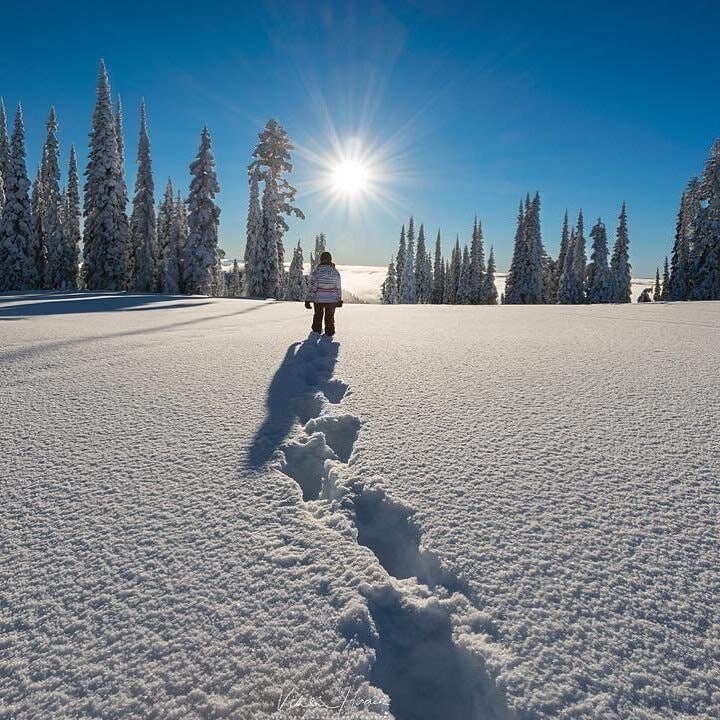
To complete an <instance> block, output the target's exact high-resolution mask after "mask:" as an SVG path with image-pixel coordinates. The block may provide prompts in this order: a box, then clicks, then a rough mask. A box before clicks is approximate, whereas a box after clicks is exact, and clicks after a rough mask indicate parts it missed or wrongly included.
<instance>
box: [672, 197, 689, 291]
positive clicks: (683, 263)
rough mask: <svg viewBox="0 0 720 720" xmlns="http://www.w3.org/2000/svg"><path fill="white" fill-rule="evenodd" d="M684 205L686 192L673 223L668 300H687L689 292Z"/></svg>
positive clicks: (687, 246) (685, 203) (687, 247)
mask: <svg viewBox="0 0 720 720" xmlns="http://www.w3.org/2000/svg"><path fill="white" fill-rule="evenodd" d="M686 205H687V194H686V193H685V192H683V194H682V197H681V198H680V209H679V210H678V217H677V223H676V225H675V243H674V244H673V249H672V256H671V259H670V287H669V291H668V299H669V300H687V299H688V296H689V294H690V279H689V269H690V268H689V266H690V248H689V245H688V242H687V237H686V234H685V225H684V217H685V207H686Z"/></svg>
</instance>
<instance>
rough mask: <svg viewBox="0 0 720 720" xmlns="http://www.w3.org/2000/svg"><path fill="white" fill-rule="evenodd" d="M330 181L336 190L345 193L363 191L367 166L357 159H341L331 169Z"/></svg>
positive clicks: (365, 183) (365, 187) (366, 182)
mask: <svg viewBox="0 0 720 720" xmlns="http://www.w3.org/2000/svg"><path fill="white" fill-rule="evenodd" d="M332 183H333V186H334V187H335V189H336V190H338V191H339V192H342V193H344V194H346V195H355V194H357V193H361V192H364V191H365V190H366V189H367V184H368V171H367V168H366V167H365V166H364V165H363V164H362V163H359V162H358V161H357V160H343V161H342V162H340V163H338V165H337V166H336V167H335V170H334V171H333V175H332Z"/></svg>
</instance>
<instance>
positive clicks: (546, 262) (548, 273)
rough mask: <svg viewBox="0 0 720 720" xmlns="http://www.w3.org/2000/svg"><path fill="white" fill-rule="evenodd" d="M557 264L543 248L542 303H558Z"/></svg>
mask: <svg viewBox="0 0 720 720" xmlns="http://www.w3.org/2000/svg"><path fill="white" fill-rule="evenodd" d="M556 264H557V263H556V262H555V261H554V260H553V259H552V257H550V255H549V253H548V252H547V251H546V250H545V249H544V248H543V256H542V302H543V303H545V304H550V305H554V304H555V303H556V302H557V269H556V267H555V265H556Z"/></svg>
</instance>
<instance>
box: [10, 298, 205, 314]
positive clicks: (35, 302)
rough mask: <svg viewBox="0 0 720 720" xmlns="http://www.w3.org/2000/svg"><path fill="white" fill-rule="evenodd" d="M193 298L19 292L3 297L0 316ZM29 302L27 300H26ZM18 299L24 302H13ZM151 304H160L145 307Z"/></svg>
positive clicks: (111, 308)
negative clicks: (14, 303)
mask: <svg viewBox="0 0 720 720" xmlns="http://www.w3.org/2000/svg"><path fill="white" fill-rule="evenodd" d="M180 300H190V297H189V296H187V295H160V294H146V295H137V294H131V293H93V292H85V293H80V292H68V293H63V292H54V293H53V292H48V293H31V294H18V295H12V296H6V297H3V298H0V318H9V317H17V316H23V317H29V316H33V315H69V314H74V313H95V312H115V311H118V310H138V309H143V310H164V309H165V308H167V307H168V305H165V304H164V303H165V301H175V303H177V302H178V301H180ZM23 301H27V302H23ZM13 302H19V303H22V304H19V305H11V304H10V303H13ZM208 302H210V301H209V300H206V301H205V302H201V303H197V302H196V303H192V302H187V303H186V304H185V303H183V304H182V305H178V304H174V305H172V306H171V307H197V306H198V305H204V304H207V303H208ZM151 303H162V304H158V305H157V307H142V306H144V305H150V304H151Z"/></svg>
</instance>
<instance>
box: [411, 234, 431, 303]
mask: <svg viewBox="0 0 720 720" xmlns="http://www.w3.org/2000/svg"><path fill="white" fill-rule="evenodd" d="M415 287H416V291H417V301H418V302H419V303H429V302H430V301H431V300H432V271H431V269H430V268H428V265H427V250H426V248H425V226H424V225H423V224H422V223H421V224H420V232H419V233H418V243H417V252H416V253H415Z"/></svg>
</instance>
